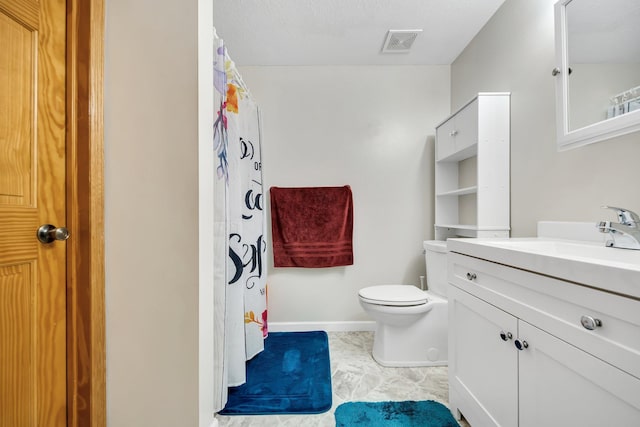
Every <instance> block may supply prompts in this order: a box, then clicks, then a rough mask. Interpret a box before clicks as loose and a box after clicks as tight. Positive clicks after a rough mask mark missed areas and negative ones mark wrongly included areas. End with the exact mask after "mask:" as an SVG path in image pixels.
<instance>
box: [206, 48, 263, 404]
mask: <svg viewBox="0 0 640 427" xmlns="http://www.w3.org/2000/svg"><path fill="white" fill-rule="evenodd" d="M214 49H215V55H214V86H215V91H214V102H215V104H214V105H215V106H216V109H217V111H218V115H217V117H216V118H215V125H214V126H215V128H214V150H215V162H216V172H217V173H216V182H215V183H214V221H215V224H214V232H215V235H214V242H215V248H214V299H215V301H214V310H215V311H214V328H215V329H214V331H215V335H216V336H214V349H215V351H216V360H215V361H214V366H215V372H214V375H215V378H214V381H216V382H215V384H216V386H217V387H218V386H219V387H220V388H219V390H218V391H217V394H218V395H217V396H216V407H219V409H222V407H224V404H225V403H226V400H227V387H231V386H238V385H241V384H243V383H244V382H245V362H246V361H247V360H249V359H251V358H252V357H253V356H255V355H256V354H258V353H259V352H261V351H262V350H263V349H264V338H265V337H266V336H267V300H266V299H267V285H266V247H267V245H266V233H265V230H266V227H265V224H266V220H265V211H264V209H263V208H264V197H263V191H262V159H261V150H260V114H259V110H258V107H257V105H256V103H255V101H254V100H253V99H252V97H251V96H250V94H249V91H248V90H247V88H246V86H245V84H244V82H243V81H242V78H241V77H240V75H239V73H238V71H237V70H236V68H235V65H234V64H233V62H232V61H231V60H230V59H229V56H228V54H227V52H226V49H225V46H224V43H223V41H222V39H219V38H217V37H216V38H215V39H214Z"/></svg>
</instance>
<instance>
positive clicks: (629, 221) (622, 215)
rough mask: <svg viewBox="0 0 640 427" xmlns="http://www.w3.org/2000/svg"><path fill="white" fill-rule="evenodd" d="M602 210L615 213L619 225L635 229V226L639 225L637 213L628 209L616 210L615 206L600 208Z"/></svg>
mask: <svg viewBox="0 0 640 427" xmlns="http://www.w3.org/2000/svg"><path fill="white" fill-rule="evenodd" d="M602 208H603V209H611V210H614V211H616V213H617V214H618V220H619V221H620V224H624V225H628V226H631V227H635V226H636V225H637V224H640V216H638V214H637V213H635V212H633V211H630V210H629V209H625V208H617V207H615V206H602Z"/></svg>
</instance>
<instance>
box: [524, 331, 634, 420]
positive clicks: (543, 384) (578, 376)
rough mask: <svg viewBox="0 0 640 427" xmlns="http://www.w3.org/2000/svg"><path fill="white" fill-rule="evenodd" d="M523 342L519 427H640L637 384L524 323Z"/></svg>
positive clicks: (600, 362) (615, 369)
mask: <svg viewBox="0 0 640 427" xmlns="http://www.w3.org/2000/svg"><path fill="white" fill-rule="evenodd" d="M519 339H520V340H525V341H527V343H528V348H526V349H524V350H522V351H519V352H518V353H519V363H520V424H519V425H520V427H540V426H545V427H554V426H580V427H590V426H593V427H603V426H631V425H638V422H639V420H640V380H639V379H638V378H635V377H633V376H631V375H629V374H627V373H625V372H623V371H621V370H619V369H617V368H615V367H613V366H612V365H609V364H608V363H605V362H603V361H602V360H600V359H598V358H596V357H594V356H592V355H590V354H588V353H586V352H584V351H582V350H580V349H578V348H576V347H573V346H572V345H570V344H567V343H566V342H564V341H562V340H560V339H558V338H556V337H554V336H552V335H550V334H548V333H546V332H544V331H542V330H540V329H538V328H536V327H534V326H532V325H530V324H528V323H526V322H524V321H522V320H521V321H520V323H519ZM512 425H515V424H512Z"/></svg>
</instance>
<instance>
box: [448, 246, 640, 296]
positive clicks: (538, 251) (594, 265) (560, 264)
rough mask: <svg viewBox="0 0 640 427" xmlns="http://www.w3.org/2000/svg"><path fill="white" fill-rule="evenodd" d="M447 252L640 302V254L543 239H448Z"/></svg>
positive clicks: (633, 251)
mask: <svg viewBox="0 0 640 427" xmlns="http://www.w3.org/2000/svg"><path fill="white" fill-rule="evenodd" d="M447 249H448V250H449V251H450V252H456V253H460V254H463V255H469V256H473V257H476V258H481V259H485V260H488V261H493V262H497V263H499V264H504V265H508V266H512V267H517V268H521V269H523V270H528V271H532V272H535V273H540V274H544V275H547V276H552V277H556V278H559V279H563V280H568V281H571V282H575V283H579V284H583V285H587V286H591V287H594V288H597V289H602V290H605V291H609V292H614V293H617V294H622V295H626V296H629V297H631V298H635V299H640V251H638V250H630V249H618V248H608V247H605V246H604V245H603V244H602V243H594V242H585V241H576V240H564V239H552V238H543V237H533V238H512V239H467V238H465V239H448V240H447Z"/></svg>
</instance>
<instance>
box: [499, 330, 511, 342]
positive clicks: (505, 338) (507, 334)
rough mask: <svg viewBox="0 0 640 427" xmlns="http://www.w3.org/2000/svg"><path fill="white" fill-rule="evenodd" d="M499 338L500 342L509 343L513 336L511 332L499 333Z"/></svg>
mask: <svg viewBox="0 0 640 427" xmlns="http://www.w3.org/2000/svg"><path fill="white" fill-rule="evenodd" d="M500 338H501V339H502V341H509V340H510V339H511V338H513V334H512V333H511V332H505V331H500Z"/></svg>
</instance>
